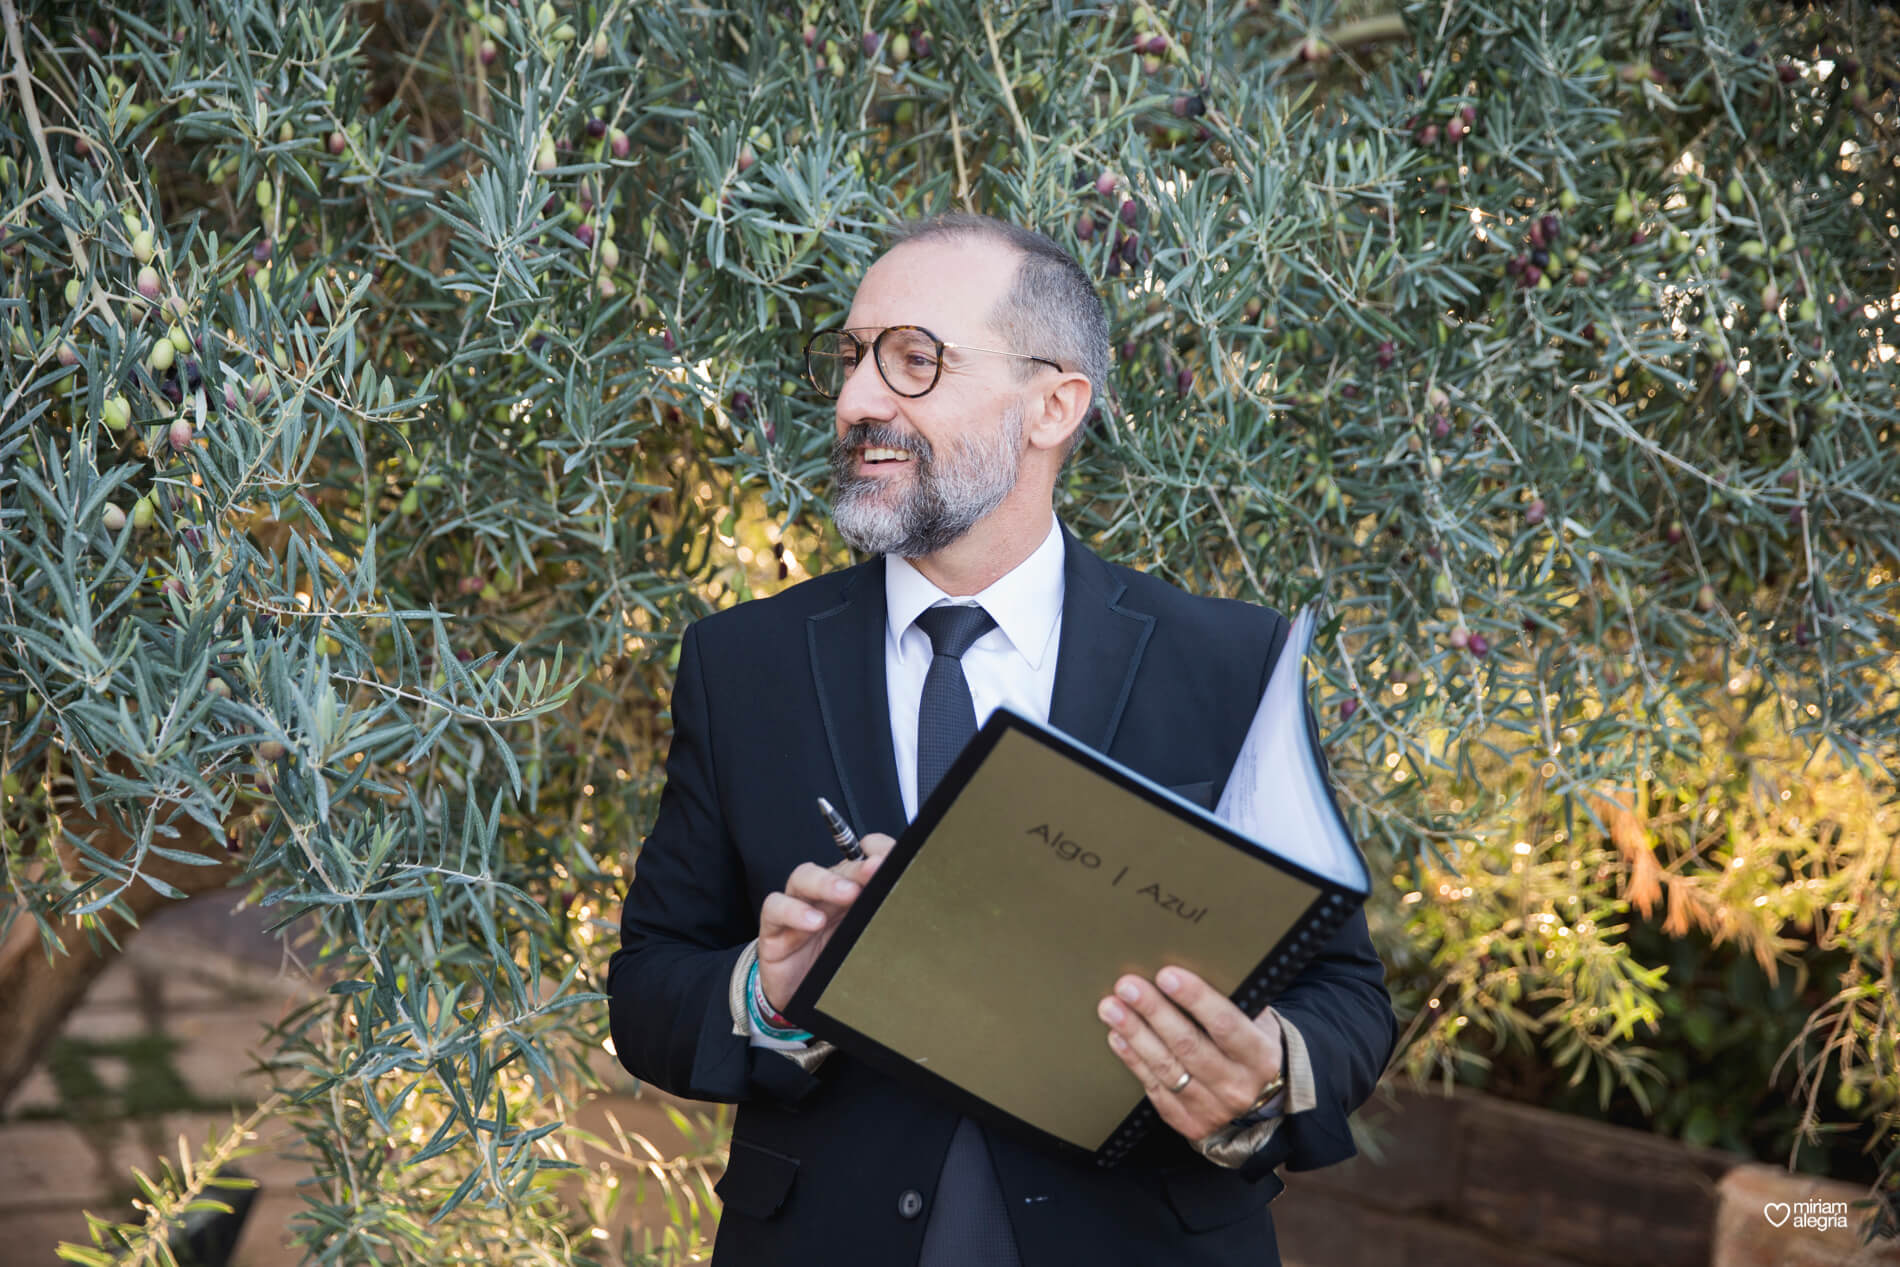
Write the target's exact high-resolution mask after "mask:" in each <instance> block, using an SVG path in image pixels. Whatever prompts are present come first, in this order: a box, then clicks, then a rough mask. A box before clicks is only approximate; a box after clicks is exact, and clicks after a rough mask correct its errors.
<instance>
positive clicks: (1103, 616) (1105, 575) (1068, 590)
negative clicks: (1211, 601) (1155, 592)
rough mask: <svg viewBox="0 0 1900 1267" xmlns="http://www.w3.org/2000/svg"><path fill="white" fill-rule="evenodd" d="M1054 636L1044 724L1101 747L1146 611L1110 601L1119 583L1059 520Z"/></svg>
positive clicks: (1136, 653)
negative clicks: (1057, 636)
mask: <svg viewBox="0 0 1900 1267" xmlns="http://www.w3.org/2000/svg"><path fill="white" fill-rule="evenodd" d="M1062 575H1063V596H1062V643H1061V647H1060V650H1059V652H1058V658H1057V660H1056V685H1055V695H1054V698H1053V699H1052V700H1051V701H1050V704H1049V724H1050V725H1052V726H1054V727H1055V728H1056V729H1057V730H1061V731H1066V732H1067V733H1068V734H1070V735H1072V736H1074V737H1075V738H1077V739H1079V740H1081V741H1082V742H1083V743H1085V744H1088V745H1089V746H1090V747H1092V748H1094V749H1096V750H1097V751H1099V752H1107V751H1108V749H1109V745H1110V744H1111V743H1113V742H1114V739H1115V728H1116V727H1117V726H1119V725H1120V724H1121V717H1122V710H1123V708H1124V707H1125V706H1126V705H1127V703H1128V696H1129V693H1130V692H1131V691H1133V690H1134V686H1135V671H1136V670H1137V669H1138V668H1140V667H1141V653H1142V650H1143V649H1144V648H1145V647H1146V646H1147V645H1148V636H1149V634H1151V633H1152V632H1153V631H1154V617H1152V616H1150V615H1148V614H1146V613H1145V612H1137V611H1131V610H1128V609H1126V608H1123V607H1120V606H1117V603H1118V601H1119V600H1120V598H1121V595H1122V591H1123V590H1124V589H1126V588H1127V587H1126V586H1125V585H1124V584H1123V583H1122V582H1121V581H1119V580H1117V579H1115V577H1114V575H1113V574H1112V573H1111V572H1110V571H1109V570H1108V565H1107V564H1106V563H1103V562H1102V560H1101V558H1100V557H1098V556H1097V555H1096V554H1095V553H1094V552H1093V551H1091V550H1089V549H1088V548H1087V547H1085V546H1084V545H1083V544H1082V543H1081V542H1080V541H1078V540H1076V538H1075V535H1074V534H1073V533H1071V532H1070V531H1069V527H1068V525H1067V524H1063V525H1062Z"/></svg>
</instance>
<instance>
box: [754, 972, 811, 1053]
mask: <svg viewBox="0 0 1900 1267" xmlns="http://www.w3.org/2000/svg"><path fill="white" fill-rule="evenodd" d="M746 1010H747V1011H748V1012H750V1013H751V1018H752V1024H753V1026H754V1027H756V1028H757V1029H758V1031H759V1033H761V1034H763V1035H764V1036H765V1037H767V1038H770V1039H773V1040H775V1041H777V1042H782V1043H808V1042H810V1041H811V1034H810V1033H809V1032H808V1031H806V1030H802V1029H798V1028H796V1027H795V1026H793V1024H792V1023H791V1021H790V1020H788V1019H786V1018H785V1017H784V1016H782V1015H781V1014H780V1013H779V1011H778V1009H776V1008H774V1007H773V1006H772V1004H771V1002H770V1001H769V1000H768V999H767V998H766V997H765V987H764V986H762V985H760V984H759V962H758V960H756V959H755V960H753V961H752V967H751V968H750V969H749V970H748V971H747V973H746Z"/></svg>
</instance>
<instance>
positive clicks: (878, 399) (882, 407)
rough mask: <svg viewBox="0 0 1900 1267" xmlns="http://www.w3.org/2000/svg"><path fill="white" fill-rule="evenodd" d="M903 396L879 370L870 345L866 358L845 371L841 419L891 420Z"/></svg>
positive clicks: (848, 421)
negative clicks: (892, 388)
mask: <svg viewBox="0 0 1900 1267" xmlns="http://www.w3.org/2000/svg"><path fill="white" fill-rule="evenodd" d="M900 399H901V397H899V396H898V394H897V393H896V392H894V391H892V390H891V385H890V384H889V383H887V382H885V381H884V375H882V374H880V373H879V372H878V368H877V358H876V356H874V355H873V354H872V352H871V349H870V348H866V349H864V358H863V359H862V360H860V361H859V362H858V365H857V368H856V369H854V370H852V371H851V372H850V373H849V374H847V375H845V380H844V386H843V387H840V388H839V389H838V403H837V410H838V421H839V422H841V423H843V424H844V425H845V426H850V425H851V424H852V423H856V422H862V421H864V420H866V419H877V420H882V421H888V420H889V419H890V418H891V417H892V416H893V415H894V414H895V412H896V410H897V402H898V401H899V400H900Z"/></svg>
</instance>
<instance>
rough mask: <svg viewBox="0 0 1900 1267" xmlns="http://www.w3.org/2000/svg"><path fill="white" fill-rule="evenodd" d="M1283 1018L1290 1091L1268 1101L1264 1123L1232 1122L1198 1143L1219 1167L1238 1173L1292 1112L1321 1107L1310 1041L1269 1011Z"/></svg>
mask: <svg viewBox="0 0 1900 1267" xmlns="http://www.w3.org/2000/svg"><path fill="white" fill-rule="evenodd" d="M1267 1010H1268V1011H1269V1012H1273V1015H1274V1016H1276V1017H1278V1018H1279V1021H1280V1034H1281V1037H1282V1042H1283V1044H1284V1050H1285V1052H1286V1064H1285V1066H1284V1068H1283V1070H1282V1072H1283V1073H1285V1074H1286V1089H1285V1090H1283V1091H1281V1092H1280V1094H1278V1095H1276V1096H1274V1097H1273V1099H1271V1100H1269V1101H1267V1103H1266V1105H1265V1106H1264V1107H1263V1109H1262V1110H1261V1111H1262V1112H1265V1113H1268V1114H1271V1116H1270V1117H1267V1118H1266V1119H1265V1120H1264V1121H1246V1122H1230V1123H1229V1124H1228V1125H1226V1126H1223V1127H1222V1128H1221V1129H1220V1130H1218V1131H1215V1132H1214V1133H1213V1134H1212V1135H1209V1136H1208V1137H1207V1138H1206V1139H1201V1140H1196V1141H1194V1149H1195V1151H1196V1152H1198V1153H1200V1154H1201V1156H1203V1157H1205V1158H1207V1159H1208V1160H1209V1161H1211V1162H1213V1163H1214V1164H1215V1165H1217V1166H1225V1167H1227V1168H1228V1169H1229V1170H1237V1169H1239V1168H1240V1167H1241V1166H1243V1165H1245V1164H1246V1161H1247V1159H1248V1158H1249V1157H1251V1156H1253V1155H1254V1154H1255V1153H1257V1152H1259V1151H1260V1150H1261V1149H1262V1148H1264V1147H1265V1146H1266V1143H1267V1141H1268V1140H1270V1139H1272V1138H1273V1132H1274V1131H1275V1130H1277V1129H1278V1128H1279V1125H1280V1123H1282V1122H1284V1121H1285V1120H1286V1117H1287V1114H1289V1113H1304V1112H1306V1111H1307V1110H1308V1109H1311V1108H1314V1107H1315V1106H1317V1105H1318V1104H1319V1090H1318V1088H1317V1087H1315V1086H1314V1085H1313V1063H1312V1058H1311V1057H1310V1056H1309V1055H1308V1054H1307V1050H1306V1039H1305V1038H1304V1037H1303V1036H1301V1034H1300V1031H1299V1030H1298V1029H1297V1028H1296V1027H1295V1026H1294V1025H1293V1023H1292V1022H1291V1021H1289V1020H1287V1018H1286V1017H1285V1016H1284V1015H1283V1014H1282V1013H1280V1012H1275V1011H1274V1010H1273V1009H1272V1008H1268V1009H1267Z"/></svg>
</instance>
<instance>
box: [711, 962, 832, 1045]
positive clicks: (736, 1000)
mask: <svg viewBox="0 0 1900 1267" xmlns="http://www.w3.org/2000/svg"><path fill="white" fill-rule="evenodd" d="M758 957H759V943H758V940H757V939H756V938H755V939H754V940H752V941H750V942H747V943H746V948H745V949H744V950H743V951H741V952H740V954H739V962H738V963H736V964H734V965H733V969H732V980H731V982H730V983H729V984H728V986H727V988H726V1008H727V1010H728V1011H730V1012H731V1013H732V1032H733V1033H734V1034H735V1035H737V1036H738V1037H740V1038H743V1039H745V1040H746V1041H747V1042H749V1043H751V1044H752V1046H754V1047H763V1048H765V1049H766V1050H767V1051H775V1052H778V1053H779V1054H780V1055H781V1056H784V1057H785V1058H786V1059H787V1060H790V1061H791V1062H792V1063H793V1064H795V1065H797V1066H798V1067H799V1068H800V1069H803V1070H804V1071H805V1072H806V1073H811V1072H812V1071H814V1070H816V1069H817V1068H818V1066H819V1065H821V1064H823V1063H824V1060H825V1057H826V1056H829V1055H830V1054H831V1053H832V1052H833V1051H834V1050H835V1048H834V1047H833V1046H832V1044H830V1043H827V1042H824V1041H822V1040H819V1041H813V1042H788V1041H787V1040H785V1039H783V1038H773V1037H771V1036H770V1035H769V1034H764V1033H761V1032H760V1031H759V1029H758V1027H757V1026H755V1025H754V1024H753V1023H752V1009H751V1008H749V1007H747V1006H746V982H747V980H748V979H749V978H750V976H751V973H752V965H753V963H754V962H755V961H756V960H757V959H758Z"/></svg>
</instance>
